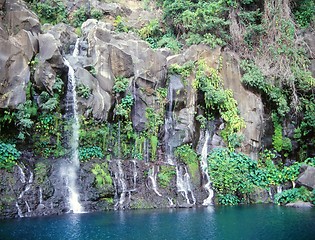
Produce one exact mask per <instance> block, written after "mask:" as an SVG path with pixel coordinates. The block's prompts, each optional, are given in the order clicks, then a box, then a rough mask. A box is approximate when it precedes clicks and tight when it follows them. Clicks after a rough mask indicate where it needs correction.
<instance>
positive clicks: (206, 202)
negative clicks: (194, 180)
mask: <svg viewBox="0 0 315 240" xmlns="http://www.w3.org/2000/svg"><path fill="white" fill-rule="evenodd" d="M209 138H210V134H209V132H208V131H206V136H205V142H204V144H203V147H202V150H201V163H200V164H201V170H202V175H203V178H204V179H205V180H206V184H205V185H204V188H205V189H206V191H207V192H208V197H207V198H206V199H205V200H204V201H203V203H202V205H204V206H208V205H212V198H213V196H214V192H213V190H212V188H211V181H210V176H209V173H208V162H207V155H208V141H209Z"/></svg>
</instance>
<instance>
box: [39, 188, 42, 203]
mask: <svg viewBox="0 0 315 240" xmlns="http://www.w3.org/2000/svg"><path fill="white" fill-rule="evenodd" d="M39 204H43V189H42V187H39Z"/></svg>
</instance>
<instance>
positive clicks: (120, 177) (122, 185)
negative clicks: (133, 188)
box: [115, 160, 130, 209]
mask: <svg viewBox="0 0 315 240" xmlns="http://www.w3.org/2000/svg"><path fill="white" fill-rule="evenodd" d="M117 167H118V172H115V179H116V181H115V182H116V192H119V189H121V193H120V196H119V200H118V201H117V202H116V204H115V209H119V208H123V206H124V203H125V200H126V193H127V184H126V182H125V178H124V171H123V169H122V166H121V161H120V160H118V161H117ZM117 197H118V196H117ZM129 197H130V193H129Z"/></svg>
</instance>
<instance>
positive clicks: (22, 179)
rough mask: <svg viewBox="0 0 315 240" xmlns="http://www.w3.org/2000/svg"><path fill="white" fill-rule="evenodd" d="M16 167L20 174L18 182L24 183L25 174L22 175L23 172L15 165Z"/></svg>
mask: <svg viewBox="0 0 315 240" xmlns="http://www.w3.org/2000/svg"><path fill="white" fill-rule="evenodd" d="M17 167H18V169H19V172H20V181H21V182H22V183H26V180H25V174H24V172H23V169H22V168H21V167H20V166H19V165H17Z"/></svg>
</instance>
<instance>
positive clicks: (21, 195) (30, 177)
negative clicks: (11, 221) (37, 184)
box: [15, 165, 34, 217]
mask: <svg viewBox="0 0 315 240" xmlns="http://www.w3.org/2000/svg"><path fill="white" fill-rule="evenodd" d="M17 167H18V169H19V172H20V181H21V182H22V183H26V176H25V173H24V171H23V169H22V168H21V167H20V166H19V165H17ZM23 167H24V168H25V166H24V165H23ZM29 173H30V176H29V179H28V181H27V183H26V186H25V188H24V190H23V191H22V192H21V193H20V194H19V196H18V199H17V201H16V202H15V206H16V208H17V210H18V216H19V217H24V215H23V212H22V210H21V208H20V206H19V203H18V201H19V200H22V198H23V196H24V194H25V193H26V192H28V191H29V190H30V189H31V186H32V183H33V180H34V174H33V172H32V171H29ZM24 203H25V205H26V207H27V211H28V212H31V208H30V206H29V204H28V202H27V201H26V200H25V201H24Z"/></svg>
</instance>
